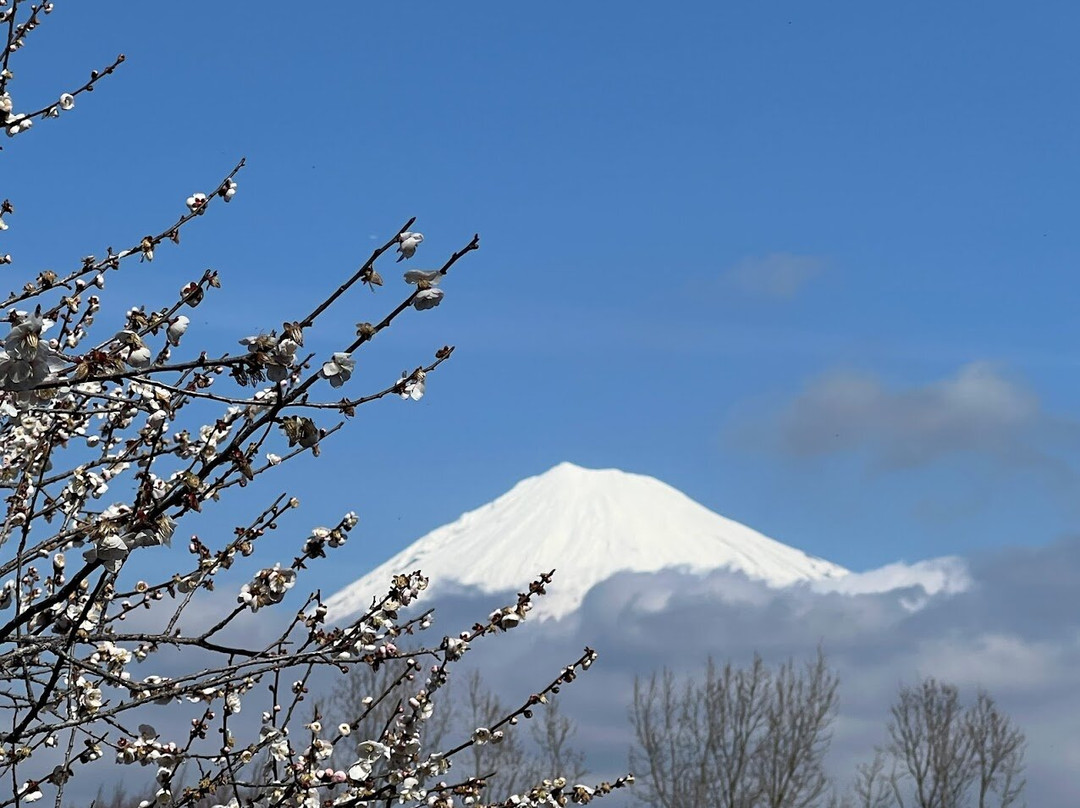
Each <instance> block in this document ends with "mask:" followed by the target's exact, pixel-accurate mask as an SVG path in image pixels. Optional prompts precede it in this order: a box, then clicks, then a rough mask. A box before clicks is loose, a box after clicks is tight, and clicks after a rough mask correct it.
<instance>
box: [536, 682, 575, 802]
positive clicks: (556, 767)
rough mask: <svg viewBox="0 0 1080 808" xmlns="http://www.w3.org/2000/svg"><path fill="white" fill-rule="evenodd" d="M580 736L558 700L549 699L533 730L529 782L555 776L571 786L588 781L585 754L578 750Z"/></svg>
mask: <svg viewBox="0 0 1080 808" xmlns="http://www.w3.org/2000/svg"><path fill="white" fill-rule="evenodd" d="M576 734H577V725H576V724H575V722H574V719H573V718H571V717H570V716H568V715H566V714H565V713H563V711H562V707H561V705H560V703H559V699H558V697H557V696H552V697H551V698H549V699H548V700H547V703H546V704H545V705H544V707H543V709H542V711H541V713H540V716H539V717H538V718H537V719H536V720H535V721H534V722H533V724H532V727H531V735H532V741H533V749H532V756H531V762H530V765H529V766H528V767H527V769H526V771H527V772H528V775H527V776H526V781H527V782H531V781H534V780H536V779H537V778H538V777H548V776H550V775H551V774H552V773H554V774H556V775H558V776H561V777H564V778H566V780H567V781H568V782H571V783H579V782H581V781H582V780H584V779H585V777H586V776H587V775H588V773H589V770H588V768H586V766H585V753H584V752H582V751H581V750H580V749H578V748H577V747H575V746H574V736H575V735H576Z"/></svg>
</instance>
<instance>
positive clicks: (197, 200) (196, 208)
mask: <svg viewBox="0 0 1080 808" xmlns="http://www.w3.org/2000/svg"><path fill="white" fill-rule="evenodd" d="M185 204H186V205H187V207H188V210H190V211H191V212H192V213H202V212H203V210H205V208H206V194H192V195H191V196H189V197H188V198H187V200H186V201H185Z"/></svg>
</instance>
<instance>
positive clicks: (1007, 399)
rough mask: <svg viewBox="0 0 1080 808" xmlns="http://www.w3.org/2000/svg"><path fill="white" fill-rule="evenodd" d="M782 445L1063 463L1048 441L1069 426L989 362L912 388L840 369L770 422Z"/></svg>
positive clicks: (877, 458)
mask: <svg viewBox="0 0 1080 808" xmlns="http://www.w3.org/2000/svg"><path fill="white" fill-rule="evenodd" d="M770 426H772V427H775V429H770V430H769V432H770V433H771V434H773V435H775V436H776V437H775V440H776V441H778V442H779V445H778V448H779V449H780V450H781V451H783V452H785V453H787V454H789V455H792V456H795V457H817V456H822V455H827V454H833V453H837V452H843V451H852V450H859V451H863V452H865V453H866V454H867V455H868V457H869V458H870V460H871V462H872V463H874V464H875V465H878V466H882V467H886V468H903V467H913V466H921V465H926V464H929V463H931V462H933V461H935V460H938V459H940V458H943V457H946V456H949V455H955V454H958V453H961V454H963V453H966V454H978V455H981V456H984V457H987V456H991V457H994V458H996V459H999V460H1002V461H1006V462H1009V463H1012V464H1016V465H1025V466H1031V465H1058V464H1060V461H1059V460H1057V459H1056V458H1055V457H1053V456H1052V455H1051V454H1050V453H1049V452H1048V451H1046V450H1045V449H1044V448H1043V446H1044V445H1045V444H1046V443H1047V438H1048V437H1049V436H1050V435H1051V434H1052V433H1055V432H1061V431H1062V430H1063V429H1072V426H1071V425H1069V424H1066V423H1064V422H1056V421H1055V419H1053V418H1052V417H1051V416H1049V415H1048V414H1047V413H1046V411H1045V410H1044V409H1042V407H1041V406H1040V403H1039V401H1038V399H1037V397H1036V396H1035V395H1034V394H1033V393H1032V392H1031V391H1029V390H1028V389H1027V388H1025V387H1024V386H1023V385H1021V384H1019V383H1017V382H1015V381H1012V380H1010V379H1008V378H1006V377H1005V376H1004V375H1002V374H1001V373H1000V372H999V370H998V369H997V368H995V367H994V366H993V365H991V364H989V363H986V362H975V363H972V364H968V365H964V366H963V367H961V368H960V369H959V370H957V371H956V372H955V373H954V374H952V375H951V376H949V377H947V378H944V379H941V380H938V381H934V382H931V383H929V384H924V385H919V386H913V387H891V386H889V385H887V384H886V383H884V382H883V381H881V380H880V379H878V378H877V377H875V376H872V375H870V374H866V373H857V372H834V373H830V374H828V375H825V376H822V377H820V378H818V379H815V380H814V381H812V382H811V383H810V384H808V385H807V386H806V388H805V389H804V390H803V391H802V392H801V393H799V394H798V396H796V398H795V399H794V400H793V401H792V402H791V403H790V404H789V405H788V406H787V407H786V408H784V409H783V410H782V411H781V412H779V413H776V414H774V416H773V417H772V418H771V420H770Z"/></svg>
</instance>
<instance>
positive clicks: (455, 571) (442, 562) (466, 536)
mask: <svg viewBox="0 0 1080 808" xmlns="http://www.w3.org/2000/svg"><path fill="white" fill-rule="evenodd" d="M669 568H675V569H680V570H684V571H688V572H694V573H705V572H709V571H711V570H717V569H728V570H732V571H737V572H742V573H744V574H745V575H747V576H748V577H750V578H753V579H756V580H760V581H763V582H765V583H766V584H768V585H769V586H773V587H783V586H789V585H791V584H795V583H799V582H815V581H817V582H821V583H825V582H826V581H828V580H830V579H833V580H835V579H839V578H842V577H845V576H847V575H848V574H849V573H848V571H847V570H846V569H844V568H843V567H839V566H837V565H836V564H831V563H829V562H828V561H824V560H823V559H820V558H814V557H813V556H809V555H807V554H806V553H804V552H802V551H801V550H796V549H795V548H793V547H788V546H787V545H785V544H781V543H780V542H778V541H774V540H773V539H770V538H768V537H767V536H763V535H762V534H761V533H758V532H757V531H755V530H751V529H750V528H748V527H746V526H745V525H741V524H739V523H738V522H734V521H732V520H731V519H727V518H725V517H723V516H720V515H719V514H716V513H713V512H712V511H710V510H709V509H708V508H706V507H704V506H703V505H700V504H698V503H697V502H694V501H693V500H692V499H690V498H689V497H687V496H686V495H685V494H683V493H682V492H680V491H677V490H676V489H674V488H672V487H671V486H669V485H667V484H666V483H662V482H660V481H659V480H656V479H654V478H652V477H647V476H645V475H642V474H629V473H627V472H624V471H619V470H617V469H603V470H592V469H584V468H581V467H580V466H575V465H573V464H572V463H560V464H559V465H557V466H555V467H554V468H552V469H550V470H549V471H547V472H545V473H544V474H540V475H538V476H536V477H529V478H527V479H525V480H522V481H521V482H520V483H518V484H517V485H515V486H514V487H513V488H512V489H511V490H510V491H508V492H507V493H505V494H503V495H502V496H501V497H499V498H498V499H496V500H494V501H493V502H490V503H488V504H487V505H484V506H482V507H480V508H477V509H476V510H474V511H469V512H468V513H466V514H464V515H463V516H462V517H461V518H460V519H458V520H457V521H456V522H452V523H451V524H449V525H444V526H443V527H440V528H438V529H436V530H433V531H432V532H431V533H429V534H427V535H426V536H424V537H423V538H421V539H419V540H418V541H416V542H414V543H413V544H412V545H410V546H409V547H407V548H406V549H405V550H403V551H402V552H400V553H398V554H397V555H396V556H394V557H393V558H391V559H390V560H389V561H387V562H386V563H385V564H382V565H381V566H379V567H377V568H376V569H374V570H372V571H371V572H370V573H368V574H367V575H365V576H364V577H363V578H361V579H360V580H358V581H356V582H355V583H353V584H351V585H350V586H348V587H346V588H345V589H343V590H341V591H340V592H338V593H336V594H335V595H333V596H332V597H331V598H330V599H329V600H328V601H327V605H328V607H329V610H330V612H329V617H330V618H331V619H333V620H338V619H343V618H346V617H348V616H350V615H352V614H354V613H356V612H358V611H361V610H362V609H365V608H367V607H368V606H370V604H371V600H372V597H373V596H376V595H381V594H383V593H385V591H386V588H387V586H388V582H389V580H390V578H391V577H392V576H393V575H395V574H397V573H401V572H411V571H413V570H417V569H419V570H423V572H424V574H425V575H427V576H429V577H430V579H431V587H430V588H429V590H428V595H427V596H428V597H430V596H433V595H436V594H437V593H440V592H451V591H461V590H463V589H466V590H467V589H471V588H472V589H475V590H478V591H480V592H483V593H494V592H507V591H509V592H517V591H523V590H524V588H525V587H526V586H527V585H528V583H529V581H531V580H533V579H534V578H535V577H536V576H537V574H538V573H540V572H546V571H548V570H551V569H555V570H557V573H556V576H555V583H554V584H553V585H552V586H551V587H549V593H548V594H547V595H546V596H545V597H544V598H543V599H542V603H541V604H540V605H539V606H538V609H537V615H538V616H541V617H548V618H559V617H562V616H565V615H567V614H569V613H571V612H573V611H574V610H575V609H576V608H577V607H578V606H579V605H580V604H581V602H582V600H583V598H584V597H585V594H586V593H587V592H588V591H589V590H590V589H591V588H592V587H593V586H595V585H596V584H598V583H600V582H601V581H604V580H607V579H608V578H610V577H611V576H612V575H615V574H616V573H618V572H624V571H632V572H655V571H658V570H662V569H669Z"/></svg>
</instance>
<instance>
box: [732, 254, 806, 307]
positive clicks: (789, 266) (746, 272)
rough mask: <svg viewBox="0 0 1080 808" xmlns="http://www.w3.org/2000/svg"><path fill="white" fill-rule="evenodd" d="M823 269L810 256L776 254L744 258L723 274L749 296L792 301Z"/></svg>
mask: <svg viewBox="0 0 1080 808" xmlns="http://www.w3.org/2000/svg"><path fill="white" fill-rule="evenodd" d="M824 268H825V262H824V261H823V260H822V259H820V258H816V257H814V256H812V255H794V254H792V253H786V252H777V253H768V254H767V255H762V256H758V257H754V258H744V259H743V260H742V261H740V262H739V263H737V264H735V266H733V267H731V269H729V270H728V271H727V272H726V273H724V279H725V280H726V281H727V282H728V283H730V284H732V285H734V286H736V287H737V288H739V289H741V290H743V291H744V292H748V293H750V294H754V295H762V296H765V297H776V298H792V297H794V296H795V295H796V294H797V293H798V292H799V290H800V289H802V288H803V286H805V285H806V283H807V282H809V281H811V280H813V279H814V278H816V277H817V276H818V275H820V274H821V272H822V271H823V270H824Z"/></svg>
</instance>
